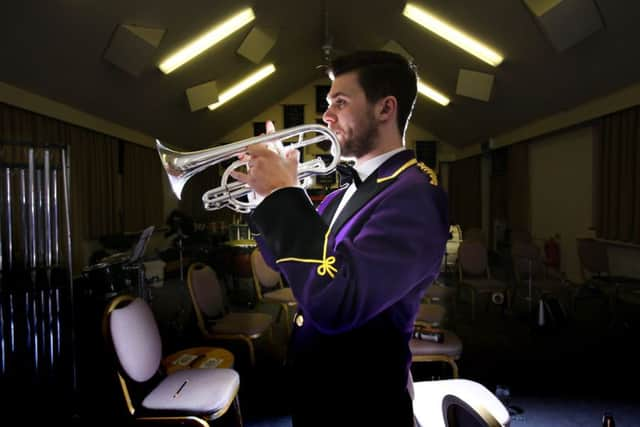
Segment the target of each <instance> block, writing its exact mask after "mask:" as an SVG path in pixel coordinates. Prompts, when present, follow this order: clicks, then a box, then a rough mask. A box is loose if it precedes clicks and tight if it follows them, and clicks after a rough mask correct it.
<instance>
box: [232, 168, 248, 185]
mask: <svg viewBox="0 0 640 427" xmlns="http://www.w3.org/2000/svg"><path fill="white" fill-rule="evenodd" d="M229 175H231V176H232V177H233V178H234V179H235V180H237V181H240V182H244V183H245V184H246V183H247V182H249V175H248V174H246V173H244V172H240V171H238V170H232V171H231V172H229Z"/></svg>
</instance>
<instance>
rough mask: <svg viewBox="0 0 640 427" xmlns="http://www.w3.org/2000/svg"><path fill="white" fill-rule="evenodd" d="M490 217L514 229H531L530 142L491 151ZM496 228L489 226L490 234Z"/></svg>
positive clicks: (493, 221)
mask: <svg viewBox="0 0 640 427" xmlns="http://www.w3.org/2000/svg"><path fill="white" fill-rule="evenodd" d="M491 163H492V166H491V168H492V170H491V175H490V190H489V191H490V193H491V200H490V218H491V224H492V226H493V225H495V223H496V222H497V221H500V222H503V223H504V224H505V226H506V227H507V229H508V230H510V231H511V232H514V231H515V232H526V233H529V232H530V231H531V206H530V204H531V202H530V177H529V144H528V143H526V142H522V143H518V144H514V145H510V146H508V147H504V148H500V149H499V150H496V151H494V152H492V161H491ZM493 231H494V230H493V228H492V229H491V230H489V234H490V238H491V239H492V241H493V239H494V238H496V236H493Z"/></svg>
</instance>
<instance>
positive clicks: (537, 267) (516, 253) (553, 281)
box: [511, 242, 575, 322]
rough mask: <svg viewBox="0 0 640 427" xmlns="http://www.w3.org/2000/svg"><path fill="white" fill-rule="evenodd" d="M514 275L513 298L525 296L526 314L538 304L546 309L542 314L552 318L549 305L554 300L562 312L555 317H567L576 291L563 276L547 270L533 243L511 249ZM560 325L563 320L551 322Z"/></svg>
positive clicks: (516, 244)
mask: <svg viewBox="0 0 640 427" xmlns="http://www.w3.org/2000/svg"><path fill="white" fill-rule="evenodd" d="M511 257H512V260H513V272H514V277H515V282H516V285H515V288H514V295H515V294H518V293H519V292H526V297H525V299H526V300H527V301H528V302H529V311H531V310H532V309H533V307H538V306H539V305H540V303H542V305H543V306H544V307H545V308H546V310H545V312H547V313H549V314H552V315H553V310H551V309H550V308H549V304H548V301H550V300H551V299H555V300H557V301H558V303H559V307H560V309H561V310H562V312H561V313H556V317H557V316H561V317H564V318H565V319H566V317H567V314H568V313H567V308H566V307H567V301H573V298H574V295H575V292H574V291H575V288H574V286H573V284H572V283H570V282H569V281H568V280H566V279H565V277H564V275H563V274H562V273H558V272H556V271H555V270H550V269H548V268H547V266H546V264H545V262H544V258H543V256H542V254H541V251H540V248H538V247H537V246H536V245H535V244H534V243H533V242H528V243H527V242H519V243H514V244H513V246H512V247H511ZM552 320H555V321H558V322H559V321H561V320H564V319H552Z"/></svg>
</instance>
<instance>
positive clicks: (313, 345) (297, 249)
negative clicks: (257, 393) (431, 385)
mask: <svg viewBox="0 0 640 427" xmlns="http://www.w3.org/2000/svg"><path fill="white" fill-rule="evenodd" d="M328 71H329V76H330V78H331V79H332V85H331V89H330V91H329V93H328V96H327V101H328V104H329V107H328V108H327V110H326V112H325V113H324V115H323V120H324V121H325V123H327V125H328V127H329V128H330V129H331V130H332V131H334V132H335V134H336V135H337V137H338V140H339V142H340V147H341V151H342V155H343V156H344V157H351V158H354V159H355V161H356V164H355V169H356V171H357V175H358V176H357V177H356V179H354V182H353V183H352V184H350V185H349V186H343V187H342V188H340V189H338V190H336V191H335V192H333V193H331V194H329V195H328V196H326V197H325V199H324V200H323V201H322V203H321V204H320V205H319V206H318V209H317V210H316V209H315V208H314V207H313V205H312V203H311V201H310V199H309V197H308V196H307V194H306V192H305V191H304V190H303V189H302V188H300V187H299V186H298V178H297V165H298V156H297V150H294V151H293V152H291V153H289V154H286V155H285V156H280V155H278V153H276V152H274V151H273V150H270V149H269V148H267V147H265V146H264V145H253V146H250V147H249V148H248V149H247V154H248V156H249V168H248V171H247V173H242V172H238V171H234V172H233V173H232V175H233V176H234V177H235V178H236V179H238V180H240V181H242V182H245V183H247V184H248V185H249V186H250V187H251V188H252V189H253V190H254V191H255V192H256V193H257V194H258V195H259V196H260V197H264V199H263V200H262V201H261V202H260V204H259V205H258V206H257V207H256V209H255V210H254V211H253V213H252V215H251V222H252V224H253V226H254V228H256V229H257V231H258V232H259V233H260V236H259V237H258V238H257V240H258V244H259V245H260V250H261V251H262V253H263V255H264V256H265V259H266V260H267V261H268V262H270V264H271V265H272V266H273V267H274V268H277V269H278V270H279V271H280V272H281V273H282V274H283V275H284V276H285V278H286V280H287V282H288V283H289V284H290V286H291V288H292V290H293V293H294V295H295V297H296V299H297V301H298V307H299V310H298V313H297V314H296V316H295V318H294V323H295V326H294V328H293V329H294V330H293V332H292V334H291V343H290V346H289V353H290V354H289V356H288V360H287V362H288V363H287V366H288V368H289V370H290V371H289V372H290V374H291V381H292V384H290V385H289V386H288V387H287V389H288V390H290V391H291V405H292V406H291V407H292V420H293V425H294V427H299V426H310V425H314V426H336V425H340V426H342V425H349V426H374V425H375V426H379V425H388V426H394V427H397V426H407V427H410V426H413V411H412V402H411V398H410V396H409V393H408V391H407V381H408V376H409V368H410V364H411V354H410V351H409V340H410V338H411V334H412V330H413V324H414V320H415V316H416V313H417V310H418V305H419V304H420V300H421V299H422V296H423V295H424V293H425V291H426V288H427V286H428V285H429V284H431V283H432V282H433V281H434V279H435V278H436V277H437V275H438V273H439V271H440V264H441V259H442V256H443V254H444V251H445V244H446V241H447V238H448V231H449V225H448V214H447V200H446V195H445V193H444V191H443V190H442V189H441V188H439V187H438V186H437V179H436V177H435V174H434V173H433V171H431V170H430V169H429V168H427V167H426V166H424V165H423V164H421V163H419V162H417V161H416V159H415V156H414V152H413V151H412V150H407V149H405V147H404V135H405V131H406V128H407V125H408V120H409V118H410V116H411V112H412V110H413V106H414V103H415V99H416V89H417V84H416V73H415V69H414V67H413V66H412V64H410V63H408V62H407V60H405V59H404V58H403V57H402V56H400V55H397V54H393V53H390V52H382V51H373V52H356V53H354V54H351V55H347V56H345V57H341V58H337V59H335V60H334V61H332V63H331V66H330V67H329V69H328ZM272 130H273V129H271V131H272ZM357 178H359V179H357ZM358 181H359V184H358V185H357V186H356V183H357V182H358Z"/></svg>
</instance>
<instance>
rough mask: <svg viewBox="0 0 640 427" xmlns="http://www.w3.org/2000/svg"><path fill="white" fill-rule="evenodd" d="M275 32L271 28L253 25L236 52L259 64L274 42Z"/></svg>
mask: <svg viewBox="0 0 640 427" xmlns="http://www.w3.org/2000/svg"><path fill="white" fill-rule="evenodd" d="M277 33H278V32H277V31H276V30H274V29H271V28H264V27H257V26H256V27H253V28H252V29H251V31H249V34H247V37H245V39H244V40H243V41H242V44H241V45H240V47H239V48H238V50H237V52H238V54H239V55H241V56H244V57H245V58H247V59H248V60H249V61H251V62H253V63H255V64H260V63H261V62H262V60H263V59H264V57H265V56H266V55H267V53H269V51H270V50H271V48H272V47H273V45H274V44H275V43H276V39H277V35H278V34H277Z"/></svg>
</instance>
